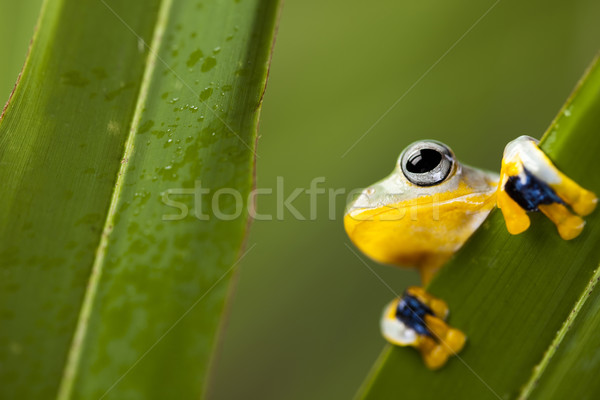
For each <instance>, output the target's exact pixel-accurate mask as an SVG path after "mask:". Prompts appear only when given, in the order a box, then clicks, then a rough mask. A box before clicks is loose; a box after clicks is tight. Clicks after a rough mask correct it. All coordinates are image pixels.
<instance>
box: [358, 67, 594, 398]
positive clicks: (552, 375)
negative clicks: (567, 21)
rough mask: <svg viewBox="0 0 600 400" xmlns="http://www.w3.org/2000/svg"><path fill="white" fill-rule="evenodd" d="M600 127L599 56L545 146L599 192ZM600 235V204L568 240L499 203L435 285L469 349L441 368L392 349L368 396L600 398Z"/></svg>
mask: <svg viewBox="0 0 600 400" xmlns="http://www.w3.org/2000/svg"><path fill="white" fill-rule="evenodd" d="M524 112H526V110H524ZM599 131H600V64H599V63H598V60H596V61H595V62H594V64H593V65H592V67H591V68H590V69H589V71H588V72H587V74H586V75H585V76H584V78H583V79H582V81H581V82H580V84H579V85H578V87H577V89H576V90H575V92H574V94H573V95H572V96H571V98H570V99H569V100H568V102H567V103H566V104H565V106H564V107H563V109H562V110H561V111H560V113H559V115H558V117H557V118H556V119H555V120H554V121H553V123H552V124H551V126H550V128H549V129H548V131H547V132H546V134H545V135H544V138H543V140H542V145H541V146H542V148H543V149H544V151H545V152H546V153H547V154H548V155H549V156H550V157H551V158H552V160H553V161H554V162H555V164H556V165H557V166H558V167H559V168H560V169H561V170H563V171H564V172H565V173H566V174H567V175H569V176H570V177H572V178H573V179H574V180H575V181H577V182H579V183H580V184H581V185H582V186H584V187H586V188H588V189H591V190H593V191H595V192H596V193H600V175H598V174H597V173H596V170H597V168H596V163H597V159H598V154H600V136H598V132H599ZM519 133H521V132H519ZM599 242H600V212H598V211H596V212H595V213H593V214H592V215H590V216H589V217H587V226H586V228H585V229H584V232H583V233H582V235H581V236H580V237H578V238H577V239H575V240H572V241H568V242H567V241H563V240H561V239H560V237H559V236H558V234H557V232H556V229H555V228H554V226H553V225H552V223H551V222H550V221H548V220H547V219H545V217H543V216H541V215H532V226H531V228H530V229H529V230H528V231H527V232H525V233H523V234H521V235H518V236H511V235H509V234H508V232H507V231H506V228H505V226H504V221H503V218H502V215H501V213H500V212H499V211H498V210H494V211H493V212H492V214H491V215H490V217H489V218H488V219H487V220H486V222H485V223H484V224H483V225H482V227H481V228H480V229H479V230H478V231H477V232H476V233H475V234H474V235H473V237H472V238H471V239H470V240H469V241H468V242H467V243H466V245H465V246H464V247H463V249H462V250H461V251H460V252H459V253H458V254H457V255H456V256H455V257H454V258H453V259H452V260H451V261H450V262H449V263H448V264H447V265H446V266H445V267H444V268H443V269H442V271H441V272H440V273H439V275H438V276H437V277H436V278H435V279H434V280H433V281H432V282H431V284H430V285H429V287H428V290H429V291H430V292H431V293H432V294H434V295H436V296H439V297H441V298H443V299H444V300H446V301H448V303H449V306H450V310H451V311H450V313H451V314H450V319H449V323H450V324H451V325H452V326H455V327H458V328H460V329H462V330H463V331H464V332H466V334H467V335H468V342H467V346H466V347H465V349H464V350H463V352H461V353H460V354H459V357H453V358H451V359H450V360H449V362H448V364H447V365H446V366H445V367H444V368H442V369H441V370H439V371H435V372H432V371H429V370H427V369H426V368H425V366H424V365H423V363H422V362H421V360H420V355H419V354H418V352H417V351H415V350H414V349H409V348H400V347H392V346H387V347H386V348H385V349H384V351H383V353H382V354H381V356H380V358H379V360H378V361H377V363H376V364H375V366H374V368H373V370H372V372H371V374H370V376H369V377H368V379H367V380H366V382H365V383H364V384H363V387H362V388H361V391H360V392H359V397H360V398H364V399H389V398H399V397H403V398H420V399H434V398H435V399H439V398H440V395H441V394H443V397H444V398H445V399H454V398H456V399H466V398H477V399H486V398H490V399H493V398H516V397H521V398H528V397H530V395H532V396H531V397H534V398H544V399H547V398H565V397H567V396H570V397H573V396H574V393H586V394H587V396H588V397H589V398H595V397H598V396H599V395H600V385H598V382H597V380H596V377H595V376H596V375H597V374H596V371H597V368H595V366H596V365H597V363H598V362H599V359H598V357H597V354H598V345H599V344H600V343H599V340H598V339H597V337H598V335H597V327H598V324H599V323H600V319H599V318H598V317H597V313H595V311H596V310H597V309H598V307H599V306H600V304H598V303H599V302H600V296H599V295H598V291H597V290H594V285H595V283H596V281H597V280H598V277H599V276H600V270H598V264H599V261H600V247H599V246H598V243H599ZM567 332H568V333H567ZM557 349H558V350H557ZM555 352H556V353H557V354H556V356H554V357H552V355H553V354H554V353H555ZM573 368H575V369H573ZM538 381H540V382H541V383H540V387H539V388H538V389H536V388H535V384H536V382H538ZM559 385H560V391H556V388H557V387H558V386H559ZM574 398H578V396H577V395H575V396H574Z"/></svg>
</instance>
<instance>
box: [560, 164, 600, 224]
mask: <svg viewBox="0 0 600 400" xmlns="http://www.w3.org/2000/svg"><path fill="white" fill-rule="evenodd" d="M556 172H557V173H558V175H559V176H560V179H561V182H560V183H559V184H553V185H550V186H551V187H552V189H554V191H555V192H556V194H558V196H559V197H560V198H561V199H563V200H564V201H565V203H567V204H569V205H570V206H571V208H572V209H573V211H575V212H576V213H577V214H579V215H581V216H583V217H585V216H586V215H588V214H590V213H591V212H592V211H594V209H595V208H596V204H597V203H598V198H597V197H596V195H595V194H594V193H592V192H590V191H589V190H586V189H584V188H582V187H581V186H579V185H578V184H577V183H575V181H573V180H572V179H571V178H569V177H568V176H566V175H565V174H563V173H562V172H560V171H558V170H557V171H556Z"/></svg>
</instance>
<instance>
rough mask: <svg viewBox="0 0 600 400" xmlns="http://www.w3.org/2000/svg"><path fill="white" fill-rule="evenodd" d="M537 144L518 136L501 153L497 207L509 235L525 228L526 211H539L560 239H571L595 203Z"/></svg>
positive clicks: (576, 233)
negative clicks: (500, 211)
mask: <svg viewBox="0 0 600 400" xmlns="http://www.w3.org/2000/svg"><path fill="white" fill-rule="evenodd" d="M537 143H538V142H537V141H536V140H535V139H533V138H531V137H529V136H521V137H519V138H517V139H515V140H513V141H512V142H510V143H509V144H508V145H507V146H506V148H505V149H504V157H503V159H502V169H501V171H500V182H499V184H498V185H499V186H498V193H497V201H498V207H499V208H500V209H501V210H502V214H503V215H504V220H505V221H506V227H507V229H508V231H509V232H510V233H511V234H513V235H516V234H518V233H521V232H523V231H525V230H527V228H529V224H530V221H529V217H528V216H527V211H537V210H539V211H541V212H543V213H544V214H545V215H546V216H547V217H548V218H549V219H550V220H551V221H552V222H553V223H554V224H555V225H556V227H557V229H558V232H559V234H560V236H561V237H562V238H563V239H565V240H569V239H573V238H575V237H577V236H578V235H579V234H580V233H581V231H582V230H583V226H584V225H585V221H583V219H582V218H581V216H586V215H588V214H589V213H591V212H592V211H593V210H594V208H595V207H596V203H597V202H598V199H597V197H596V195H595V194H594V193H592V192H590V191H589V190H586V189H584V188H582V187H581V186H579V185H578V184H577V183H575V182H574V181H573V180H571V179H570V178H569V177H567V176H566V175H565V174H563V173H562V172H561V171H559V170H558V169H557V168H556V166H554V164H552V161H550V159H549V158H548V157H547V156H546V154H544V152H543V151H542V150H541V149H540V148H539V147H538V145H537ZM567 206H569V207H570V209H571V210H572V211H573V213H572V212H571V211H570V210H569V208H567ZM576 214H577V215H576Z"/></svg>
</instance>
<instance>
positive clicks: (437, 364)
mask: <svg viewBox="0 0 600 400" xmlns="http://www.w3.org/2000/svg"><path fill="white" fill-rule="evenodd" d="M449 356H450V353H448V351H447V349H446V348H444V346H442V345H441V344H437V343H435V342H434V344H432V345H431V346H427V348H424V349H422V350H421V357H422V358H423V362H424V363H425V365H426V366H427V368H429V369H431V370H436V369H439V368H441V367H443V366H444V364H446V362H447V361H448V357H449Z"/></svg>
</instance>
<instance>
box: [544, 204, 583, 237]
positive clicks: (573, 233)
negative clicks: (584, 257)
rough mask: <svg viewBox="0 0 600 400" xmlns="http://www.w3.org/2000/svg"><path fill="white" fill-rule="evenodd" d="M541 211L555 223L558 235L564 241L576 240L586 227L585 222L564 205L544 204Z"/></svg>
mask: <svg viewBox="0 0 600 400" xmlns="http://www.w3.org/2000/svg"><path fill="white" fill-rule="evenodd" d="M539 209H540V211H541V212H543V213H544V215H546V216H547V217H548V218H549V219H550V220H551V221H552V222H554V225H556V229H557V230H558V234H559V235H560V237H561V238H563V239H564V240H571V239H574V238H576V237H577V236H579V234H580V233H581V231H582V230H583V227H584V226H585V221H584V220H583V219H581V217H579V216H577V215H574V214H572V213H571V212H570V211H569V210H568V209H567V207H565V206H564V205H562V204H558V203H553V204H542V205H540V206H539Z"/></svg>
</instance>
